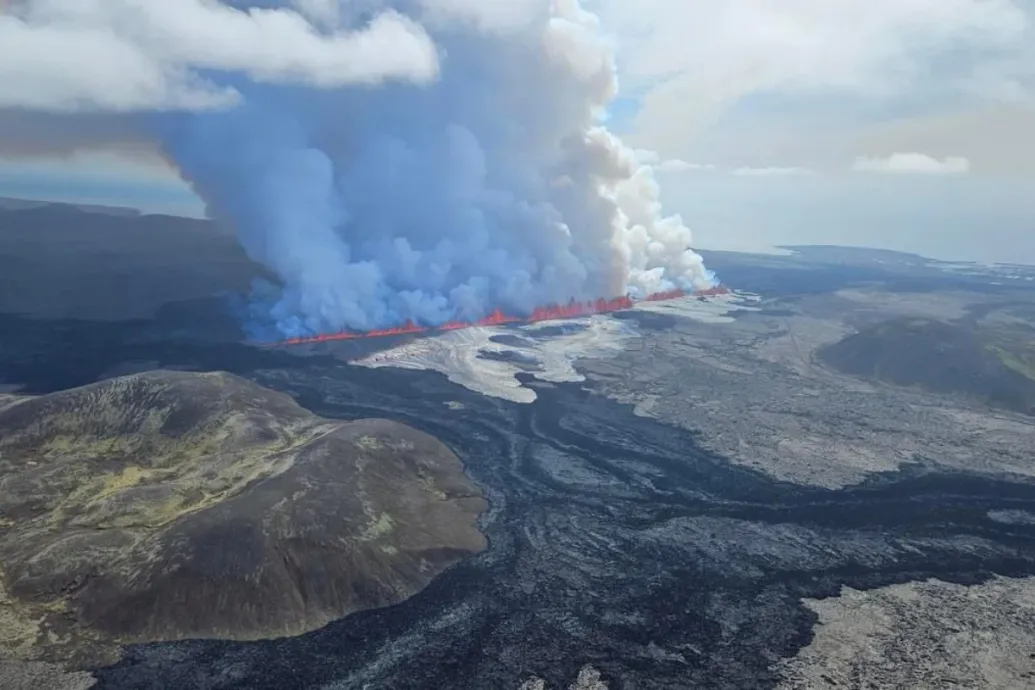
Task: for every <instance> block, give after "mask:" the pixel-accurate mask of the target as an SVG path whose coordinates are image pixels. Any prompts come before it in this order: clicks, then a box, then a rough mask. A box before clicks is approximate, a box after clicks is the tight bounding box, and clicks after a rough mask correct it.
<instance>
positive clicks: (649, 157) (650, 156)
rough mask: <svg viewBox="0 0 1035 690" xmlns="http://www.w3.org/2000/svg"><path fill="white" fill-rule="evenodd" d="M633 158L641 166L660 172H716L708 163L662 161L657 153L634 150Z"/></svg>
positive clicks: (677, 160) (672, 159)
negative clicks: (647, 166)
mask: <svg viewBox="0 0 1035 690" xmlns="http://www.w3.org/2000/svg"><path fill="white" fill-rule="evenodd" d="M633 157H634V158H635V159H636V162H637V163H639V164H640V165H649V166H650V167H652V168H654V169H655V170H658V171H660V172H667V173H681V172H689V171H691V170H714V169H715V166H714V165H710V164H707V163H690V162H689V161H685V160H683V159H681V158H669V159H664V160H663V159H662V158H661V156H660V155H658V152H657V151H651V150H649V149H634V150H633Z"/></svg>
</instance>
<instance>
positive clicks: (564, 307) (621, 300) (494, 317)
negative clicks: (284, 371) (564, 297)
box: [267, 287, 729, 347]
mask: <svg viewBox="0 0 1035 690" xmlns="http://www.w3.org/2000/svg"><path fill="white" fill-rule="evenodd" d="M725 294H729V289H728V288H725V287H714V288H709V289H707V290H698V291H695V292H686V291H685V290H668V291H666V292H656V293H654V294H652V295H647V297H645V298H644V299H643V301H644V302H664V301H667V300H672V299H679V298H680V297H698V298H703V297H712V296H715V295H725ZM635 305H636V301H635V300H633V299H632V298H631V297H628V296H626V297H616V298H614V299H598V300H595V301H591V302H576V301H575V300H572V301H571V302H569V303H568V304H553V305H549V306H545V307H536V308H535V309H534V310H533V311H532V313H531V314H529V315H528V316H526V317H519V316H510V315H508V314H504V313H503V312H502V311H500V310H499V309H496V310H495V311H493V312H492V313H491V314H489V315H488V316H486V317H485V318H482V319H478V320H477V321H447V322H445V323H443V324H439V325H438V326H418V325H417V324H415V323H413V321H406V322H404V323H403V324H402V325H400V326H393V327H392V328H378V329H375V330H371V331H344V332H341V333H323V334H320V335H312V336H306V337H302V338H288V339H287V340H280V341H278V342H275V343H269V344H268V345H267V347H277V346H280V345H311V344H313V343H328V342H334V341H338V340H360V339H364V338H384V337H387V336H391V335H414V334H419V333H439V332H442V331H457V330H460V329H462V328H475V327H477V326H502V325H505V324H527V323H539V322H542V321H557V320H559V319H573V318H577V317H580V316H592V315H593V314H608V313H611V312H616V311H625V310H627V309H632V308H633V307H634V306H635Z"/></svg>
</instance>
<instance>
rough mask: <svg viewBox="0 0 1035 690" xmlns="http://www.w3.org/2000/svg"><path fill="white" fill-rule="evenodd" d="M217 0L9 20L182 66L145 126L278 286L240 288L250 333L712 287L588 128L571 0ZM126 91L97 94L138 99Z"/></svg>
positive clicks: (624, 159)
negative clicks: (109, 40)
mask: <svg viewBox="0 0 1035 690" xmlns="http://www.w3.org/2000/svg"><path fill="white" fill-rule="evenodd" d="M232 4H233V5H234V7H230V6H229V5H227V4H222V3H218V2H213V1H211V0H164V4H163V3H148V2H144V0H106V1H105V2H100V0H76V2H75V3H73V2H72V0H35V1H32V0H23V2H22V3H21V4H20V5H18V4H16V7H21V8H22V12H21V14H20V15H19V14H15V15H14V17H15V19H13V21H21V22H22V28H23V29H26V30H30V29H31V30H35V31H37V33H38V36H37V38H39V37H40V36H44V35H45V31H44V30H49V31H51V33H53V32H54V31H57V30H58V29H60V30H61V31H64V32H66V34H67V33H68V32H72V31H73V30H75V29H77V28H78V29H83V28H84V27H85V28H86V29H90V30H91V31H93V32H94V33H89V32H86V33H85V34H84V35H89V36H94V34H95V33H96V32H97V31H100V30H102V29H110V30H111V34H112V35H113V36H114V37H115V38H117V39H118V42H119V45H120V46H121V47H122V48H124V49H125V50H124V53H125V56H126V57H125V58H124V59H127V60H128V59H129V56H131V55H136V54H137V53H139V54H140V55H143V56H144V57H146V58H147V59H148V60H151V61H152V62H151V63H146V64H147V65H149V69H151V70H152V71H154V70H158V73H160V74H165V73H168V74H169V75H170V76H169V79H173V78H175V80H176V81H175V86H176V88H175V89H173V91H171V92H170V94H171V95H169V94H167V95H169V98H168V99H167V100H168V101H169V102H166V103H161V99H158V102H159V103H160V108H161V112H158V113H155V114H152V115H148V127H149V128H150V130H151V131H152V132H153V133H154V135H155V136H156V137H157V138H158V140H159V141H160V142H161V144H162V146H163V149H164V151H165V152H166V154H167V156H168V157H169V158H170V160H171V161H173V162H174V163H175V164H176V166H177V167H178V168H179V169H180V170H181V171H182V173H183V174H184V176H185V177H186V178H187V179H188V180H189V181H190V182H191V183H193V185H194V186H195V188H196V190H197V191H198V193H199V194H200V195H201V196H202V197H203V198H204V200H205V201H206V203H207V204H208V206H209V210H210V213H211V214H212V215H213V216H215V217H217V218H219V219H222V220H225V221H228V222H229V223H231V224H232V225H233V226H234V227H235V229H236V231H237V233H238V236H239V238H240V240H241V243H242V245H243V246H244V247H245V249H246V250H247V252H248V253H249V255H250V256H251V257H252V258H254V259H256V260H258V261H260V262H261V263H263V264H265V265H266V266H268V267H269V268H270V269H271V270H272V271H273V272H274V273H275V274H276V276H277V277H278V278H279V282H280V283H281V284H280V285H276V286H274V285H264V286H258V288H257V290H256V293H255V295H253V299H252V300H251V302H250V303H249V305H248V307H247V313H248V315H249V320H250V322H251V323H252V325H253V326H254V327H255V329H256V330H257V331H258V332H257V333H253V335H260V336H261V335H262V331H263V329H265V330H266V332H267V333H268V334H269V335H271V336H272V335H274V334H281V335H287V336H296V335H304V334H307V333H311V332H327V331H336V330H343V329H370V328H377V327H385V326H390V325H394V324H397V323H399V322H401V321H403V320H405V319H413V320H414V321H418V322H423V323H427V324H436V323H440V322H442V321H446V320H448V319H453V318H459V319H465V320H473V319H477V318H479V317H482V316H485V315H486V314H487V313H489V312H490V311H491V310H492V309H493V308H494V307H500V308H503V309H504V310H506V311H510V312H513V313H517V314H520V313H522V312H527V311H529V310H531V309H532V307H534V306H536V305H542V304H548V303H554V302H567V301H568V300H569V299H571V298H576V299H592V298H597V297H614V296H617V295H620V294H624V293H626V292H627V291H628V292H632V293H633V294H634V295H635V294H645V293H650V292H655V291H659V290H663V289H670V288H673V287H680V288H686V289H691V288H704V287H709V286H710V285H711V284H712V280H711V276H710V275H709V274H708V273H707V271H706V270H705V269H704V267H703V265H702V263H701V259H700V257H699V256H698V255H697V254H696V253H694V252H693V251H692V250H691V249H690V243H691V236H690V231H689V230H688V229H687V228H686V227H685V226H684V225H683V223H682V221H681V220H680V219H679V218H678V217H670V218H664V217H662V215H661V210H660V204H659V198H658V188H657V185H656V184H655V181H654V177H653V173H652V170H651V169H650V168H649V167H647V166H644V165H641V164H640V163H638V162H637V160H636V157H635V155H634V153H633V152H632V151H631V150H629V149H627V148H625V147H624V146H623V145H622V144H621V142H619V141H618V140H617V139H616V138H615V137H614V136H612V135H611V134H610V133H609V132H608V131H607V130H606V129H604V128H603V127H602V126H600V124H599V123H600V119H601V116H602V114H603V111H604V108H605V106H606V105H607V104H608V102H609V101H610V100H611V99H612V98H613V96H614V95H615V93H616V75H615V69H614V64H613V61H612V56H611V52H610V49H609V47H608V45H607V43H606V42H605V41H604V40H603V39H602V38H601V36H600V34H599V30H598V26H597V21H596V18H595V17H594V16H593V15H592V14H590V13H588V12H586V11H584V10H583V9H582V8H581V7H580V5H579V3H578V0H506V1H504V0H500V1H499V2H492V1H490V0H352V1H350V2H344V1H338V0H294V2H293V3H284V2H278V1H274V0H266V1H265V2H262V3H258V2H255V3H252V4H251V5H250V6H249V7H245V6H244V3H242V2H236V3H232ZM174 6H175V7H174ZM257 6H258V7H257ZM163 7H164V8H165V9H164V10H162V9H161V8H163ZM25 8H29V9H32V8H35V11H36V14H35V15H33V14H32V12H30V11H29V9H25ZM177 8H179V9H178V10H177V11H179V10H182V11H183V12H189V13H191V14H190V16H192V17H194V19H195V20H196V21H192V22H187V23H184V22H180V21H178V20H177V17H179V16H183V15H178V14H176V13H174V12H173V10H174V9H177ZM160 10H161V11H160ZM48 11H49V14H48ZM55 13H57V15H58V16H59V18H60V17H64V19H62V20H61V21H58V20H55ZM62 13H64V14H62ZM127 17H128V19H127ZM7 19H8V18H7V17H0V20H4V21H7ZM11 26H14V25H13V24H11V25H4V26H0V30H3V29H5V28H6V29H7V30H10V28H11ZM191 27H193V28H191ZM16 29H17V27H16ZM223 30H226V32H227V33H226V34H225V35H223V34H221V33H220V32H221V31H223ZM0 33H2V31H0ZM22 38H23V39H24V38H25V36H22ZM30 38H31V36H30ZM66 42H67V41H66ZM26 45H27V44H26ZM134 51H136V52H134ZM152 63H153V64H152ZM138 72H139V71H138ZM138 72H133V75H135V77H137V78H140V79H145V77H146V76H147V75H149V74H150V72H147V73H144V72H139V73H138ZM169 79H166V81H165V82H163V84H165V85H166V86H168V85H169V83H170V82H169ZM77 88H80V87H77ZM82 88H85V87H82ZM129 94H130V95H131V96H134V97H135V100H134V98H130V97H129V96H126V97H125V98H123V99H122V100H121V101H120V104H121V105H120V107H119V108H111V107H110V104H108V105H105V103H104V101H103V99H101V98H100V97H98V99H97V100H96V103H94V107H95V108H102V109H103V108H105V107H109V108H111V109H120V110H125V109H127V108H130V109H132V108H134V107H138V105H139V104H138V102H142V101H141V99H145V100H146V98H147V97H149V96H152V95H153V94H151V92H150V91H148V90H147V89H141V88H137V89H134V90H131V91H130V92H129ZM173 96H175V98H174V97H173ZM74 100H75V102H76V103H82V102H87V103H89V102H90V100H89V99H87V98H85V97H84V96H83V95H82V94H78V95H77V96H76V99H74ZM57 103H58V105H54V106H53V107H51V108H50V109H52V110H53V109H60V108H61V107H68V102H67V101H63V100H60V99H59V101H58V102H57ZM134 104H137V105H134ZM0 105H2V104H0ZM36 105H37V107H40V108H43V106H41V105H39V104H36ZM139 107H143V106H139ZM156 107H159V106H156ZM172 107H177V108H179V109H178V110H169V108H172Z"/></svg>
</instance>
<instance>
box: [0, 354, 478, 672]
mask: <svg viewBox="0 0 1035 690" xmlns="http://www.w3.org/2000/svg"><path fill="white" fill-rule="evenodd" d="M8 402H10V399H9V400H8ZM485 508H486V502H485V500H484V499H483V498H482V495H481V491H480V490H479V489H478V488H477V487H476V486H474V485H473V484H472V483H471V482H470V481H469V480H468V479H467V478H466V477H465V475H464V472H463V467H462V465H461V463H460V460H459V459H458V458H457V457H456V455H454V454H453V453H452V452H451V451H450V450H449V449H448V448H446V447H445V446H444V445H443V444H442V443H440V442H439V441H438V440H437V439H435V438H433V437H431V436H429V435H427V434H425V433H422V432H419V431H416V430H414V429H412V428H410V427H407V426H404V425H402V424H398V423H395V422H391V421H387V420H383V419H367V420H359V421H353V422H338V421H330V420H325V419H322V418H319V417H316V416H314V415H312V414H310V413H309V412H307V411H305V410H303V409H302V408H301V407H299V406H298V405H297V404H295V402H294V401H293V400H292V399H291V398H289V397H288V396H286V395H283V394H280V393H274V392H272V391H269V390H267V389H264V388H262V387H260V386H257V385H255V384H253V383H250V382H248V381H245V380H244V379H241V378H238V377H236V376H231V375H229V374H223V373H211V374H196V373H186V372H171V371H166V372H150V373H145V374H137V375H133V376H127V377H123V378H118V379H113V380H109V381H104V382H101V383H96V384H92V385H89V386H84V387H82V388H77V389H73V390H69V391H64V392H60V393H54V394H51V395H46V396H42V397H38V398H21V399H17V400H15V401H14V402H13V404H6V405H3V404H0V563H2V564H3V565H2V569H0V653H3V652H4V648H6V652H7V655H11V654H13V655H14V656H16V657H17V658H21V659H31V658H51V659H54V658H56V659H66V660H67V659H73V661H75V662H77V663H76V664H73V665H77V664H78V662H85V661H87V660H93V661H96V660H97V658H98V655H100V656H101V657H110V656H111V655H112V654H113V652H114V647H113V646H112V643H113V642H115V641H117V642H118V643H127V642H143V641H157V640H175V639H184V638H231V639H238V640H244V639H259V638H268V637H276V636H284V635H294V634H299V633H302V632H306V631H309V630H313V629H315V628H318V627H321V626H323V625H324V624H326V623H328V622H329V621H331V620H334V619H336V618H341V617H343V616H344V615H346V614H348V613H350V612H353V611H357V610H361V609H368V608H372V607H380V606H385V605H389V604H393V603H396V602H399V601H401V600H403V599H405V598H407V597H409V596H411V595H412V594H414V593H415V592H417V591H419V590H420V589H422V588H423V587H424V586H425V585H426V584H427V583H428V582H429V581H430V580H431V579H432V578H433V577H434V576H435V575H436V574H438V573H440V572H441V571H442V570H444V569H445V568H447V567H448V566H450V565H452V564H453V563H455V562H456V561H457V560H459V559H460V558H462V557H464V556H466V555H468V554H473V553H477V552H479V551H481V550H483V549H484V548H485V546H486V541H485V538H484V537H483V536H482V534H481V533H480V532H479V530H478V529H477V526H476V520H477V518H478V516H479V514H480V513H481V512H482V511H483V510H484V509H485Z"/></svg>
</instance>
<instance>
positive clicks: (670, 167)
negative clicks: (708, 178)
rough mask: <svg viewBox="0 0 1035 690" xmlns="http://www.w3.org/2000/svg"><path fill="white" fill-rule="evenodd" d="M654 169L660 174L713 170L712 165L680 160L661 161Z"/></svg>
mask: <svg viewBox="0 0 1035 690" xmlns="http://www.w3.org/2000/svg"><path fill="white" fill-rule="evenodd" d="M654 167H655V168H656V169H658V170H660V171H661V172H669V173H680V172H689V171H691V170H713V169H714V168H715V166H714V165H709V164H707V163H690V162H688V161H685V160H682V159H680V158H670V159H668V160H664V161H661V162H660V163H658V164H657V165H656V166H654Z"/></svg>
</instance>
